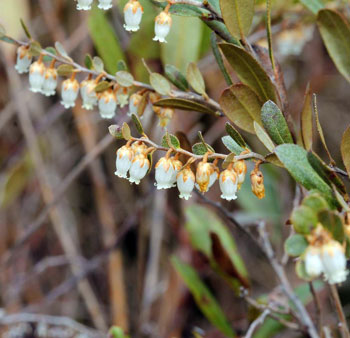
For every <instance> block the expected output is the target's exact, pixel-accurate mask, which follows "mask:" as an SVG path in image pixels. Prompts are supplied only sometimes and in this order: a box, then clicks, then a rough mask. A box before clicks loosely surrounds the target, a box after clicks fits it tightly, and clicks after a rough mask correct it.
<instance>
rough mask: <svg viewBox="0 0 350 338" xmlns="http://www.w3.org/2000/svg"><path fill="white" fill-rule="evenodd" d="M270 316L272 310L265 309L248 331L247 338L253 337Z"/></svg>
mask: <svg viewBox="0 0 350 338" xmlns="http://www.w3.org/2000/svg"><path fill="white" fill-rule="evenodd" d="M269 314H270V310H269V309H265V310H264V311H263V312H262V313H261V315H260V316H259V317H258V318H256V319H255V320H254V321H253V322H252V323H251V324H250V326H249V329H248V331H247V333H246V334H245V336H244V337H245V338H251V337H252V336H253V333H254V331H255V329H256V328H257V327H258V326H259V325H261V324H263V323H264V321H265V319H266V317H267V316H268V315H269Z"/></svg>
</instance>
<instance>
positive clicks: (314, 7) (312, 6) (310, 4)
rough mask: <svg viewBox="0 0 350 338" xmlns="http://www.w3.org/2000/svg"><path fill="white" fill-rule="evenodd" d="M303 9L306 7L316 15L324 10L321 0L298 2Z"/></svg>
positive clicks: (302, 0)
mask: <svg viewBox="0 0 350 338" xmlns="http://www.w3.org/2000/svg"><path fill="white" fill-rule="evenodd" d="M299 1H300V2H301V3H302V4H303V5H304V6H305V7H307V8H308V9H309V10H310V11H311V12H312V13H314V14H317V12H318V11H319V10H320V9H322V8H324V4H323V1H322V0H299Z"/></svg>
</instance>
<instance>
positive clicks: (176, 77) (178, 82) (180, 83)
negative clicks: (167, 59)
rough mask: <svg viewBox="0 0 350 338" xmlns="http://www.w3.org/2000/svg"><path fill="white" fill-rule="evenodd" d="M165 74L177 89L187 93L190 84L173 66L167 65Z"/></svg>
mask: <svg viewBox="0 0 350 338" xmlns="http://www.w3.org/2000/svg"><path fill="white" fill-rule="evenodd" d="M164 73H165V75H166V77H167V78H168V79H169V81H171V83H172V84H173V85H174V86H176V87H177V88H179V89H181V90H183V91H187V90H188V89H189V84H188V82H187V80H186V78H185V76H184V75H183V74H182V73H181V72H180V71H179V70H178V69H177V68H176V67H175V66H173V65H165V67H164Z"/></svg>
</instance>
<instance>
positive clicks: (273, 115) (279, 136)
mask: <svg viewBox="0 0 350 338" xmlns="http://www.w3.org/2000/svg"><path fill="white" fill-rule="evenodd" d="M261 120H262V123H263V125H264V128H265V130H266V131H267V133H268V134H269V136H270V137H271V139H272V140H273V141H274V142H275V143H276V144H283V143H293V138H292V135H291V133H290V131H289V129H288V125H287V122H286V120H285V118H284V116H283V114H282V112H281V110H280V109H279V108H278V107H277V105H276V104H275V103H273V102H272V101H267V102H266V103H265V104H264V105H263V107H262V108H261Z"/></svg>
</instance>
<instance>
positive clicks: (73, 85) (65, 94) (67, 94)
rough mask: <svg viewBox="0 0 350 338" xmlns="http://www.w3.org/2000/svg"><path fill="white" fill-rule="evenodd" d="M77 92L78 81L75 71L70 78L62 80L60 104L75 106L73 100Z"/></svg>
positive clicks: (68, 106)
mask: <svg viewBox="0 0 350 338" xmlns="http://www.w3.org/2000/svg"><path fill="white" fill-rule="evenodd" d="M78 94H79V82H78V81H77V80H76V79H75V73H73V75H72V77H71V78H70V79H67V80H65V81H63V82H62V93H61V95H62V101H61V103H62V105H63V106H64V107H65V108H66V109H68V108H73V107H74V106H75V100H76V99H77V97H78Z"/></svg>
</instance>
